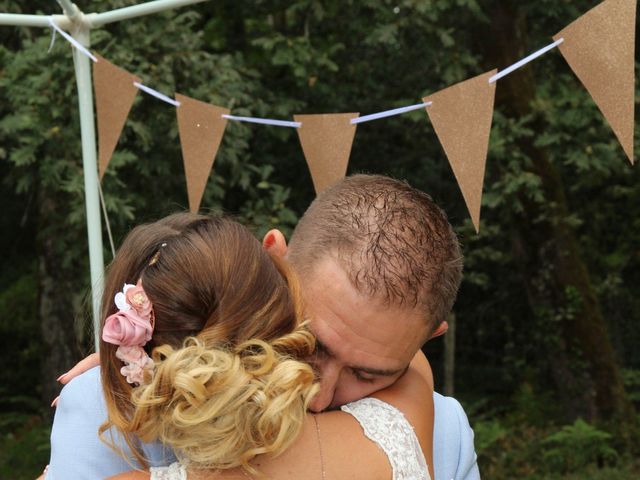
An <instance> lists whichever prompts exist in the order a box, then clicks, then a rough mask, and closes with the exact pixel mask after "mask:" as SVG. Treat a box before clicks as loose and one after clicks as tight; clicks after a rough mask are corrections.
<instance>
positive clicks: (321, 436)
mask: <svg viewBox="0 0 640 480" xmlns="http://www.w3.org/2000/svg"><path fill="white" fill-rule="evenodd" d="M123 285H124V286H125V287H124V288H123ZM299 297H300V295H299V289H298V284H297V281H296V279H295V276H294V275H293V274H292V273H291V271H290V270H289V268H288V267H287V265H286V264H285V263H284V261H283V260H281V259H278V258H276V257H271V256H270V255H269V254H268V253H267V252H266V251H265V250H264V249H263V248H262V246H261V245H260V243H259V242H258V241H257V240H256V239H255V238H254V237H253V236H252V235H251V233H250V232H249V231H248V230H247V229H246V228H245V227H243V226H241V225H240V224H238V223H236V222H234V221H232V220H230V219H227V218H224V217H209V216H201V215H195V214H189V213H183V214H176V215H172V216H169V217H167V218H165V219H162V220H160V221H158V222H155V223H151V224H148V225H142V226H139V227H137V228H135V229H134V230H133V231H132V232H131V233H130V234H129V235H128V236H127V238H126V239H125V241H124V242H123V244H122V246H121V248H120V249H119V251H118V253H117V255H116V258H115V260H114V262H113V263H112V265H111V266H110V267H109V270H108V273H107V278H106V282H105V294H104V297H103V322H102V325H103V331H102V341H101V347H100V363H101V367H97V368H95V369H92V370H89V371H88V372H85V373H84V374H83V375H81V376H80V377H78V378H76V379H74V380H73V381H72V382H71V383H70V384H69V385H67V386H66V387H65V389H64V390H63V392H62V395H61V398H60V401H59V403H58V411H57V412H56V420H55V421H54V428H53V431H52V463H51V466H50V468H49V471H48V473H47V475H46V478H48V479H57V478H104V477H109V476H112V475H117V477H115V478H121V479H127V478H130V479H138V478H145V479H146V478H152V479H187V478H188V479H190V480H191V479H196V478H198V479H199V478H212V479H217V478H221V479H223V478H245V479H246V478H247V477H249V478H253V477H255V478H259V477H260V476H265V475H266V477H267V478H279V479H294V478H295V479H299V478H323V479H347V478H350V479H351V478H366V479H374V480H375V479H381V480H382V479H391V478H393V479H405V478H406V479H408V478H412V479H427V478H430V476H429V470H430V469H431V466H430V465H429V466H428V465H427V462H426V461H425V455H424V454H426V456H427V458H429V457H430V456H431V448H430V446H431V441H432V434H433V433H432V428H433V423H432V422H433V403H432V390H433V387H432V384H431V381H430V372H429V370H428V366H427V364H426V361H422V360H421V359H420V358H418V359H416V360H414V362H412V364H411V365H410V367H409V369H408V371H407V372H406V373H405V375H404V376H403V377H402V378H401V379H400V380H399V381H398V382H396V383H395V384H394V385H393V386H391V387H389V388H388V389H386V390H383V391H381V392H378V393H376V394H374V396H373V397H372V398H366V399H363V400H359V401H356V402H352V403H350V404H347V405H345V406H344V407H342V409H341V411H332V412H327V413H322V414H318V415H312V414H310V413H308V412H307V406H308V405H309V402H310V401H311V400H312V399H313V396H314V395H315V394H316V392H317V390H318V386H317V380H316V377H315V375H314V372H313V369H312V368H311V367H310V365H309V364H308V363H307V362H306V361H305V360H306V359H308V358H310V357H311V356H312V355H313V352H314V337H313V336H312V335H311V333H310V332H309V331H308V330H307V329H306V326H305V323H304V321H303V319H304V309H303V306H302V304H301V302H300V299H299ZM98 390H99V391H100V395H98V396H97V397H95V398H99V401H101V402H104V404H103V405H87V401H86V400H87V399H88V398H94V397H92V395H88V394H87V392H96V391H98ZM80 411H82V412H84V413H78V412H80ZM101 411H106V412H107V416H106V418H104V415H100V413H99V412H101ZM412 425H414V426H415V430H414V429H413V428H412ZM421 446H423V447H424V453H423V449H422V448H421ZM429 463H430V462H429ZM133 469H137V470H136V471H133ZM118 474H119V475H118Z"/></svg>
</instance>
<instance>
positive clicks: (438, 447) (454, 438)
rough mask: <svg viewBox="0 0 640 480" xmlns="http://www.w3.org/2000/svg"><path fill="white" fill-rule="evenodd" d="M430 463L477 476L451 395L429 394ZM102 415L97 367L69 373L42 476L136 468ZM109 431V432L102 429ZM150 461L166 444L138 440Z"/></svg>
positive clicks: (445, 474)
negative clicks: (110, 440) (111, 444)
mask: <svg viewBox="0 0 640 480" xmlns="http://www.w3.org/2000/svg"><path fill="white" fill-rule="evenodd" d="M433 400H434V407H435V419H434V420H435V422H434V430H433V463H434V465H433V467H434V472H435V477H436V478H435V480H452V479H453V480H477V479H479V478H480V474H479V473H478V465H477V462H476V454H475V451H474V447H473V430H471V427H470V426H469V420H468V419H467V416H466V414H465V413H464V410H463V409H462V406H461V405H460V403H458V401H457V400H456V399H454V398H451V397H443V396H442V395H440V394H439V393H434V394H433ZM106 418H107V409H106V404H105V401H104V396H103V394H102V385H101V383H100V367H96V368H92V369H91V370H88V371H86V372H85V373H83V374H82V375H80V376H78V377H76V378H74V379H73V380H72V381H71V382H69V384H67V385H66V386H65V387H64V388H63V389H62V393H61V394H60V400H59V401H58V407H57V409H56V415H55V418H54V420H53V429H52V430H51V459H50V461H49V470H48V472H47V475H46V479H47V480H67V479H69V478H73V479H77V480H84V479H87V480H94V479H98V478H105V477H110V476H112V475H117V474H118V473H121V472H125V471H128V470H131V469H133V468H137V467H139V465H138V463H137V462H136V461H135V460H134V459H133V455H132V454H131V450H130V449H129V447H128V446H127V445H126V443H125V442H124V440H123V439H122V437H121V436H120V435H118V434H117V433H115V434H114V440H115V443H116V445H117V446H118V447H119V448H121V449H122V450H123V452H124V454H125V455H126V456H127V457H128V458H129V462H127V461H126V460H125V459H124V458H123V457H122V456H121V455H120V454H118V453H116V452H115V451H114V450H112V449H111V448H110V447H109V446H108V445H107V444H105V443H104V442H103V441H102V440H100V438H99V437H98V428H100V425H101V424H102V423H103V422H104V421H105V420H106ZM106 435H109V433H106ZM142 450H143V452H144V455H145V457H146V458H147V459H148V460H149V462H150V464H151V466H162V465H169V464H170V463H171V462H174V461H175V457H174V456H173V453H172V452H171V450H170V449H168V448H167V447H164V446H163V445H162V444H160V443H153V444H142Z"/></svg>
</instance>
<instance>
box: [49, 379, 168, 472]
mask: <svg viewBox="0 0 640 480" xmlns="http://www.w3.org/2000/svg"><path fill="white" fill-rule="evenodd" d="M106 419H107V408H106V404H105V400H104V395H103V393H102V385H101V383H100V367H96V368H92V369H91V370H88V371H86V372H84V373H83V374H82V375H79V376H78V377H76V378H74V379H73V380H71V382H69V383H68V384H67V385H65V387H64V388H63V389H62V392H61V394H60V400H59V401H58V406H57V408H56V414H55V417H54V420H53V428H52V430H51V458H50V460H49V470H48V471H47V475H46V480H63V479H64V480H67V479H70V478H73V479H77V480H83V479H90V480H94V479H97V478H105V477H109V476H112V475H116V474H118V473H121V472H125V471H128V470H132V469H134V468H139V465H138V463H137V462H136V461H135V459H134V457H133V454H132V453H131V450H130V449H129V447H128V446H127V444H126V442H125V441H124V439H123V438H122V436H120V435H119V434H118V433H117V432H115V433H114V434H113V436H112V439H113V441H114V443H115V445H116V446H117V447H118V448H119V449H121V450H122V453H123V455H124V456H125V457H127V459H128V460H129V461H127V460H125V458H123V456H122V455H120V454H118V453H116V452H115V451H114V450H113V449H112V448H111V447H109V446H108V445H107V444H106V443H104V442H103V441H102V440H101V439H100V437H99V436H98V429H99V428H100V425H102V423H103V422H104V421H105V420H106ZM105 436H106V438H108V439H111V435H110V432H105ZM141 447H142V451H143V454H144V456H145V458H146V459H147V460H148V461H149V463H150V464H151V466H162V465H169V464H170V463H172V462H174V461H175V457H174V455H173V452H172V451H171V450H170V449H168V448H167V447H164V446H163V445H162V444H160V443H153V444H142V445H141Z"/></svg>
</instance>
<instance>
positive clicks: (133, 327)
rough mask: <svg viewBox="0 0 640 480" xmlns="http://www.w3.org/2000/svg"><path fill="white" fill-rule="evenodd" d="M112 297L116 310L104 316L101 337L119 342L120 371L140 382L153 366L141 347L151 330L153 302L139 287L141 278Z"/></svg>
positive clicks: (111, 341) (129, 379)
mask: <svg viewBox="0 0 640 480" xmlns="http://www.w3.org/2000/svg"><path fill="white" fill-rule="evenodd" d="M114 301H115V304H116V306H117V307H118V311H117V312H116V313H114V314H112V315H109V316H108V317H107V319H106V321H105V323H104V328H103V329H102V339H103V340H104V341H105V342H107V343H111V344H112V345H118V349H117V350H116V357H117V358H118V359H120V360H122V361H123V362H124V364H125V365H124V367H122V368H121V369H120V373H121V374H122V375H123V376H124V377H126V378H127V382H129V383H131V384H137V385H139V384H140V383H142V379H143V377H144V372H145V370H151V369H152V368H153V360H151V358H149V355H147V352H145V350H144V348H142V347H143V346H144V345H145V344H146V343H147V342H148V341H149V340H151V335H152V334H153V326H154V322H155V317H154V315H153V305H151V301H150V300H149V297H147V294H146V293H145V291H144V289H143V288H142V281H141V280H138V283H137V284H136V285H131V284H125V285H124V287H123V288H122V292H118V293H117V294H116V296H115V298H114Z"/></svg>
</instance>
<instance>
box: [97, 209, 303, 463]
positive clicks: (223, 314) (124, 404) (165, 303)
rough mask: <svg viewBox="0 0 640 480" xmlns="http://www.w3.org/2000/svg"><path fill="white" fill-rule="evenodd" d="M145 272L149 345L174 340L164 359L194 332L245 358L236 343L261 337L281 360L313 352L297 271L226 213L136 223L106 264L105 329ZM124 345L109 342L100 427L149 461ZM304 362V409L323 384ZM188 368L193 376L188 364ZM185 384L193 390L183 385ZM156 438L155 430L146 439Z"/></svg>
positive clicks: (104, 348) (103, 348) (206, 344)
mask: <svg viewBox="0 0 640 480" xmlns="http://www.w3.org/2000/svg"><path fill="white" fill-rule="evenodd" d="M152 259H154V261H153V262H152V261H151V260H152ZM138 279H141V281H142V285H143V287H144V289H145V292H146V293H147V295H148V297H149V299H150V300H151V302H152V304H153V309H154V314H155V328H154V332H153V337H152V339H151V341H150V342H149V343H148V344H147V346H146V347H145V349H146V350H147V351H148V352H151V351H152V350H153V349H154V347H160V346H163V345H166V347H162V348H163V350H162V349H160V350H159V351H162V352H164V354H165V355H163V356H158V355H157V354H155V355H154V359H155V360H157V362H158V363H159V364H160V363H162V362H163V361H164V360H167V359H168V358H169V357H170V356H171V355H169V354H170V353H171V352H174V351H176V352H179V351H180V348H181V346H182V345H183V342H185V339H187V338H188V337H196V340H197V344H198V345H199V346H201V347H202V348H205V349H217V350H219V351H220V352H226V353H228V354H231V355H232V356H233V355H241V356H247V353H246V352H239V351H236V350H234V349H235V348H236V346H237V345H240V344H242V343H243V342H246V341H253V340H256V339H257V340H260V341H264V342H268V344H271V343H274V342H275V343H274V345H275V347H274V348H275V350H276V353H277V354H278V355H279V357H278V359H279V360H284V359H287V358H292V359H294V360H295V359H299V358H302V357H305V356H307V355H309V354H310V353H311V352H312V351H313V348H314V341H313V337H312V336H311V335H310V334H307V333H305V331H304V328H301V327H300V326H299V319H300V302H299V301H298V297H299V289H298V286H297V282H296V281H295V278H294V277H293V276H292V274H291V272H290V271H289V269H288V268H287V267H286V265H285V264H283V263H282V262H281V261H279V260H278V259H276V258H271V257H270V256H269V255H268V254H267V253H266V252H265V251H264V250H263V249H262V247H261V245H260V243H259V242H258V241H257V239H255V238H254V237H253V236H252V235H251V233H250V232H249V231H248V230H247V229H246V228H245V227H243V226H242V225H240V224H238V223H237V222H234V221H232V220H230V219H228V218H224V217H214V216H202V215H196V214H191V213H180V214H174V215H171V216H169V217H166V218H164V219H162V220H160V221H157V222H154V223H150V224H146V225H141V226H138V227H136V228H134V229H133V230H132V231H131V232H130V233H129V235H128V236H127V237H126V239H125V240H124V242H123V244H122V246H121V247H120V249H119V250H118V253H117V255H116V258H115V260H114V261H113V263H112V264H111V265H110V267H109V269H108V274H107V277H106V282H105V291H104V295H103V299H102V305H103V308H102V325H103V326H104V321H105V319H106V317H107V316H109V315H110V314H112V313H114V312H115V311H116V307H115V305H114V301H113V298H114V295H115V294H116V293H117V292H118V291H120V290H121V289H122V285H123V284H124V283H135V282H136V281H137V280H138ZM291 335H293V337H291ZM283 338H284V339H288V340H283ZM291 338H294V339H295V341H291ZM116 349H117V346H115V345H111V344H109V343H106V342H104V341H102V340H101V343H100V361H101V365H102V371H101V376H102V384H103V389H104V394H105V397H106V404H107V410H108V421H107V422H106V423H105V424H104V425H103V426H102V428H101V433H103V432H104V431H106V430H107V429H108V428H110V427H111V426H115V427H116V428H118V429H119V430H120V431H121V432H124V433H125V438H126V440H127V443H128V444H129V446H130V447H131V448H132V451H133V453H134V455H135V457H136V459H137V460H138V461H139V462H140V463H141V464H142V465H146V462H145V460H144V458H142V455H141V454H140V450H139V449H138V448H136V447H135V443H136V442H135V441H134V439H133V437H131V436H130V435H127V434H128V433H133V434H137V433H138V432H137V431H136V429H137V428H139V427H140V425H141V422H140V415H139V414H138V418H137V420H136V422H137V423H136V422H134V423H132V422H131V419H132V418H133V417H134V414H135V406H134V404H133V403H132V400H131V395H132V386H131V385H129V384H128V383H127V382H126V380H125V378H124V377H123V376H122V375H121V374H120V368H121V367H122V365H123V364H122V362H120V360H118V359H117V358H116V356H115V351H116ZM220 355H222V353H220ZM220 355H219V356H220ZM196 363H197V362H196ZM298 363H300V362H298ZM185 365H186V364H185ZM183 366H184V365H183ZM299 367H300V368H299V370H298V373H299V374H300V375H302V376H303V377H304V378H303V379H302V380H301V384H302V385H303V386H304V389H303V392H302V394H301V396H300V398H299V399H298V401H297V403H296V402H294V403H295V405H296V408H298V409H299V410H301V411H302V412H304V409H305V406H306V402H307V401H308V397H309V396H310V395H311V394H313V393H314V392H315V390H314V389H313V387H314V385H313V373H312V371H311V369H310V367H308V365H306V364H302V365H300V366H299ZM185 368H186V367H185ZM159 370H162V367H161V366H159ZM183 373H184V374H186V375H189V372H188V369H187V370H185V371H184V372H183ZM266 373H269V372H266V371H265V374H266ZM159 377H162V375H159ZM165 380H166V379H165ZM167 382H168V383H167ZM167 385H172V388H173V389H174V390H172V391H173V393H175V392H176V391H177V390H176V385H175V384H172V383H171V381H169V380H167V381H165V382H164V383H163V387H162V388H165V389H166V388H167ZM143 387H144V386H143ZM141 388H142V387H141ZM181 391H182V394H184V395H186V396H187V397H188V395H189V394H188V393H186V392H185V391H184V389H183V390H181ZM298 393H299V394H300V391H298ZM170 397H171V395H170ZM174 400H175V398H174ZM147 413H148V412H147ZM153 420H154V421H156V422H160V421H161V420H162V419H159V418H157V417H156V418H154V419H153ZM165 420H167V421H170V419H165ZM159 432H160V431H155V434H156V435H159ZM147 433H148V431H147ZM150 439H151V437H150V434H149V435H147V436H146V438H145V440H150ZM251 448H254V447H251Z"/></svg>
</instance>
